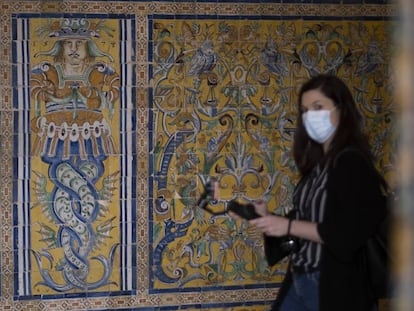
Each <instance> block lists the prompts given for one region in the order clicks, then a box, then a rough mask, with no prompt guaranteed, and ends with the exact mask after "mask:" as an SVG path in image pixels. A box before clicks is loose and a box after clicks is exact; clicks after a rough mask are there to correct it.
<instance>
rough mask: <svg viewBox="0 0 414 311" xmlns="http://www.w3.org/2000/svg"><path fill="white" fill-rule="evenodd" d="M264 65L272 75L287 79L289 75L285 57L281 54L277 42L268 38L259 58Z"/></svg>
mask: <svg viewBox="0 0 414 311" xmlns="http://www.w3.org/2000/svg"><path fill="white" fill-rule="evenodd" d="M259 59H260V61H261V62H262V64H263V65H264V66H265V67H266V68H267V70H269V71H270V72H271V73H274V74H277V75H280V76H282V77H286V76H287V75H288V73H289V71H288V69H287V67H286V62H285V60H284V57H283V55H282V54H281V53H280V51H279V49H278V47H277V44H276V41H275V40H273V39H272V38H270V37H269V38H268V39H267V42H266V44H265V46H264V48H263V50H262V51H261V53H260V56H259Z"/></svg>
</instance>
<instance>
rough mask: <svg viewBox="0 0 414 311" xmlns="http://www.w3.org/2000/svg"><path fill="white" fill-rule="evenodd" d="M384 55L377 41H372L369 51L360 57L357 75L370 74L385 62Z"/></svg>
mask: <svg viewBox="0 0 414 311" xmlns="http://www.w3.org/2000/svg"><path fill="white" fill-rule="evenodd" d="M384 62H385V59H384V55H383V53H382V51H381V49H380V47H379V46H378V44H377V42H375V41H372V42H370V43H369V45H368V49H367V52H366V53H364V54H363V55H361V57H360V58H359V59H358V64H357V68H356V70H355V74H356V75H362V74H368V73H371V72H374V71H375V69H377V67H378V66H379V65H381V64H384Z"/></svg>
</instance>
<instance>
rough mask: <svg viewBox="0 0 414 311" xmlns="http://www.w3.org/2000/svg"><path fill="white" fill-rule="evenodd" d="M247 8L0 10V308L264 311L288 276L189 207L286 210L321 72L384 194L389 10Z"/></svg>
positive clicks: (155, 5) (253, 237) (229, 223)
mask: <svg viewBox="0 0 414 311" xmlns="http://www.w3.org/2000/svg"><path fill="white" fill-rule="evenodd" d="M253 2H254V1H253ZM253 2H251V3H243V2H240V3H226V2H223V3H220V2H214V3H209V2H206V1H202V2H185V1H177V2H168V1H166V2H162V3H159V2H157V1H154V2H142V1H130V2H117V1H114V2H108V1H98V2H89V1H78V2H76V1H70V2H54V1H51V2H44V1H41V2H37V1H28V2H20V1H17V2H7V1H5V2H3V3H2V4H1V5H2V12H1V13H0V14H1V17H2V18H1V20H0V23H1V27H2V29H4V33H3V34H2V35H1V39H2V43H4V47H5V49H4V54H5V57H4V58H3V59H2V60H1V62H0V65H1V67H0V74H1V76H2V77H4V84H3V85H1V86H0V91H1V94H2V96H1V99H0V101H1V109H0V113H1V120H0V121H1V141H2V146H3V148H4V150H3V153H2V155H1V157H2V160H1V163H2V165H1V166H2V167H1V168H2V170H1V171H2V176H1V180H2V185H3V187H2V189H3V190H2V194H1V198H2V200H1V202H2V204H3V206H2V212H1V213H2V218H1V219H2V220H1V221H2V229H1V230H2V238H1V239H2V240H1V241H2V242H1V247H2V258H1V262H2V279H1V286H2V287H1V300H2V301H1V305H2V306H7V307H10V308H15V309H21V310H40V309H43V310H88V309H101V310H108V309H111V310H112V309H117V308H131V309H136V310H167V309H168V310H175V309H187V310H266V309H267V308H268V306H269V304H270V302H271V301H272V300H273V299H274V297H275V295H276V293H277V289H278V286H279V284H280V282H281V280H282V279H283V276H284V269H285V267H286V265H285V263H286V262H285V261H284V262H282V263H281V264H279V265H276V266H275V267H273V268H271V267H268V266H267V265H266V262H265V260H264V257H263V249H262V247H263V245H262V240H261V237H260V236H259V234H258V233H257V232H255V231H254V230H253V229H252V228H250V227H248V226H247V224H246V223H244V222H240V221H234V220H232V219H230V218H229V217H227V216H226V215H220V216H213V215H210V214H208V213H206V212H205V211H203V210H200V209H199V208H197V207H196V206H195V205H196V202H197V199H198V197H199V195H200V192H201V191H202V188H203V184H205V183H206V181H207V178H208V177H209V176H214V177H215V178H216V179H217V180H218V182H219V188H220V198H219V199H218V200H217V201H215V202H213V204H211V207H212V208H214V209H218V210H220V209H224V208H225V207H226V204H227V202H228V201H229V200H231V199H238V200H240V201H244V202H247V201H250V200H252V199H255V198H258V197H262V196H264V197H266V198H268V199H269V200H270V202H271V206H272V208H273V210H274V211H275V212H276V213H281V214H283V213H285V212H286V211H287V210H288V209H289V208H290V204H289V202H290V198H291V193H292V188H293V185H294V183H295V179H296V174H295V168H294V165H293V163H292V160H291V157H290V148H291V143H292V135H293V133H294V130H295V127H294V125H295V118H296V114H295V103H296V100H297V98H296V91H297V88H298V87H299V86H300V84H301V83H302V82H303V81H304V80H305V79H307V78H308V77H309V76H311V75H313V74H315V73H317V72H332V73H336V74H338V75H340V76H341V77H343V78H344V79H345V80H346V81H347V82H348V83H349V84H350V85H351V86H352V89H353V92H354V95H355V97H356V99H357V102H358V104H359V106H360V108H361V111H362V112H363V114H364V116H365V121H366V124H367V129H369V135H370V138H371V142H372V143H373V145H374V148H375V150H374V151H375V153H376V155H377V156H378V158H379V159H380V161H379V162H378V167H379V168H380V169H381V171H382V172H383V173H384V174H386V176H387V178H388V179H389V180H392V177H393V176H392V175H393V170H394V159H393V150H394V149H395V145H394V144H395V143H396V139H395V136H396V134H395V132H394V131H393V130H394V128H395V126H394V124H393V115H394V112H395V109H396V107H395V103H394V100H393V97H392V85H393V80H392V77H393V72H392V69H391V66H390V65H391V62H390V59H391V55H392V53H393V51H392V50H391V44H390V42H391V37H392V32H391V31H392V26H393V21H392V19H388V18H387V17H389V16H392V7H391V6H387V5H380V6H378V5H377V6H364V5H349V6H344V5H338V6H332V5H323V4H318V5H306V4H302V3H301V4H295V3H293V2H291V3H285V4H283V5H282V4H278V3H268V2H264V3H261V4H260V5H259V4H258V3H253ZM97 4H99V5H97ZM361 16H369V18H367V17H361Z"/></svg>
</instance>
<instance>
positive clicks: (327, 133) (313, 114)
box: [302, 108, 336, 144]
mask: <svg viewBox="0 0 414 311" xmlns="http://www.w3.org/2000/svg"><path fill="white" fill-rule="evenodd" d="M334 109H335V108H334ZM302 121H303V124H304V125H305V129H306V132H307V133H308V135H309V137H310V138H312V139H313V140H314V141H316V142H318V143H320V144H323V143H324V142H326V141H327V140H328V139H329V137H331V135H332V134H333V133H334V132H335V130H336V126H335V125H333V124H332V122H331V110H309V111H307V112H305V113H303V114H302Z"/></svg>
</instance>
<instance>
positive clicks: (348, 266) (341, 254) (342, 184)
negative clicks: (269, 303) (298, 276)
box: [265, 149, 386, 311]
mask: <svg viewBox="0 0 414 311" xmlns="http://www.w3.org/2000/svg"><path fill="white" fill-rule="evenodd" d="M328 174H329V175H328V183H327V203H326V204H327V205H326V208H325V215H324V220H323V222H322V223H320V224H318V226H317V230H318V232H319V235H320V237H321V238H322V240H323V242H324V244H323V248H322V252H323V253H322V259H321V266H320V284H319V296H320V297H319V298H320V302H319V304H320V311H332V310H335V311H349V310H352V311H370V310H371V308H372V306H373V304H374V299H373V298H372V294H371V293H370V289H369V284H368V279H367V272H366V267H365V265H364V245H365V243H366V241H367V240H368V238H369V237H370V236H371V235H372V234H373V233H374V232H375V230H376V228H377V226H378V224H379V223H380V222H381V220H382V219H383V218H384V217H385V214H386V200H385V196H384V195H383V194H382V189H381V179H380V178H379V176H378V174H377V172H376V171H375V170H373V168H372V167H371V164H370V163H369V162H368V161H366V159H365V158H364V157H363V156H362V154H361V153H359V152H358V151H355V150H352V149H350V150H347V151H344V152H342V153H341V154H340V155H339V156H338V157H337V159H336V160H335V162H334V164H333V165H332V166H331V168H330V169H329V172H328ZM270 241H271V239H266V242H265V247H266V248H270V247H271V248H273V247H276V246H275V245H272V244H273V243H271V242H270ZM266 253H267V254H270V253H271V252H269V251H267V252H266ZM268 261H269V263H270V264H274V260H272V258H270V257H268ZM289 284H290V272H289V270H288V272H287V275H286V278H285V280H284V282H283V284H282V286H281V289H280V291H279V294H278V297H277V300H276V302H275V304H274V306H273V309H272V310H278V305H279V303H280V302H281V301H282V300H283V296H284V294H285V292H286V291H287V289H288V287H289Z"/></svg>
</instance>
